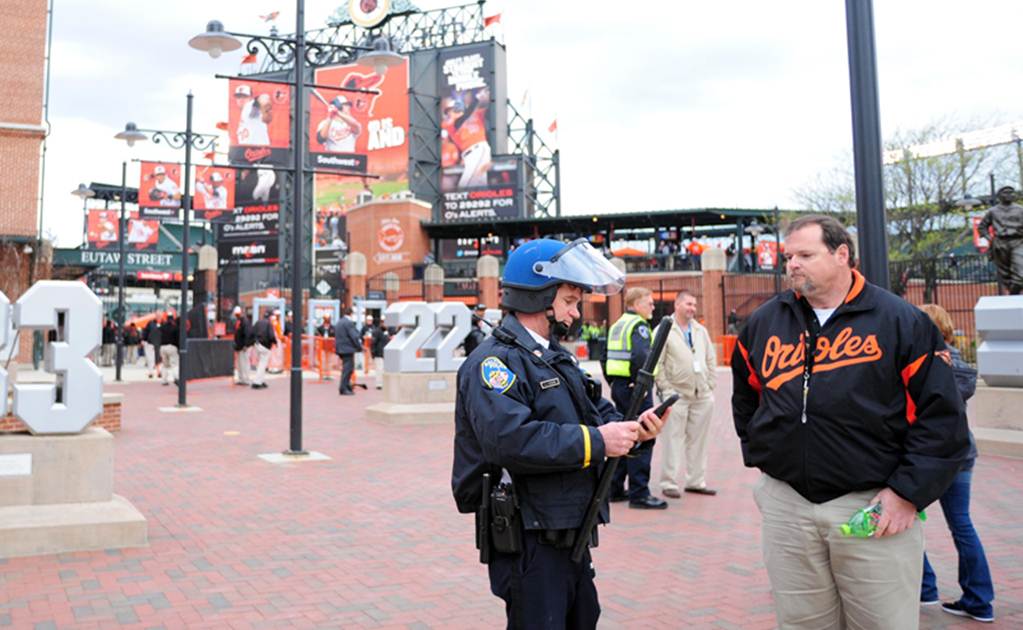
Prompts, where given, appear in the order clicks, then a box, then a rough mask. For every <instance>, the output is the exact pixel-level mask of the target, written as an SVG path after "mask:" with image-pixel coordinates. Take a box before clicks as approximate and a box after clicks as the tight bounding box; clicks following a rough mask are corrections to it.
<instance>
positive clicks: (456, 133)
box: [437, 43, 506, 191]
mask: <svg viewBox="0 0 1023 630" xmlns="http://www.w3.org/2000/svg"><path fill="white" fill-rule="evenodd" d="M497 51H498V48H496V47H495V45H494V44H493V43H486V44H473V45H470V46H459V47H455V48H448V49H442V50H441V51H440V53H439V54H438V56H437V67H438V86H437V94H438V96H440V138H441V140H440V141H441V146H440V154H441V169H442V171H441V172H442V176H441V190H442V191H450V190H461V189H466V188H471V187H481V186H487V185H488V182H487V171H488V169H489V167H490V163H491V159H492V157H493V155H494V154H495V153H501V152H503V150H504V147H505V144H506V133H503V132H501V131H499V129H500V127H501V126H502V125H501V124H500V123H501V122H502V121H504V115H503V113H502V112H500V111H499V110H502V109H503V103H504V100H503V99H502V98H501V96H502V95H503V94H504V93H505V91H506V86H505V85H504V73H503V64H500V63H498V52H497ZM501 59H503V57H501ZM499 69H500V70H502V71H501V72H498V71H499ZM495 104H498V105H497V106H495Z"/></svg>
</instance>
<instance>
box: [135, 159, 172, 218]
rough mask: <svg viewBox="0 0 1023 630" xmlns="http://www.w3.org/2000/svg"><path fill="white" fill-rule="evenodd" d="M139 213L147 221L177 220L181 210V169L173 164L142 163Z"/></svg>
mask: <svg viewBox="0 0 1023 630" xmlns="http://www.w3.org/2000/svg"><path fill="white" fill-rule="evenodd" d="M141 164H142V168H141V169H140V176H139V213H140V214H141V216H142V217H143V218H146V219H176V218H178V209H180V208H181V171H182V170H183V169H182V168H181V165H180V164H175V163H173V162H142V163H141Z"/></svg>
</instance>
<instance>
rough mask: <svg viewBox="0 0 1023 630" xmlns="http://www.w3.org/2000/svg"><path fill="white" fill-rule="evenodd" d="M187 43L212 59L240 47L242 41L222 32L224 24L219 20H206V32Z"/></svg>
mask: <svg viewBox="0 0 1023 630" xmlns="http://www.w3.org/2000/svg"><path fill="white" fill-rule="evenodd" d="M188 45H189V46H191V47H192V48H195V49H196V50H202V51H204V52H208V53H209V54H210V57H212V58H214V59H216V58H217V57H220V55H221V53H225V52H231V51H233V50H238V49H239V48H241V47H242V43H241V42H240V41H238V39H237V38H235V37H233V36H231V35H230V34H227V33H225V32H224V24H223V22H221V21H220V20H210V21H209V22H207V23H206V32H205V33H200V34H199V35H196V36H195V37H193V38H192V39H190V40H188Z"/></svg>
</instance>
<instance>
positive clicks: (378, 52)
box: [359, 37, 405, 76]
mask: <svg viewBox="0 0 1023 630" xmlns="http://www.w3.org/2000/svg"><path fill="white" fill-rule="evenodd" d="M404 60H405V58H404V57H402V56H401V55H399V54H398V53H396V52H394V50H393V49H392V48H391V40H390V39H388V38H386V37H378V38H376V39H375V40H373V49H372V50H369V51H365V52H363V53H362V54H361V55H359V63H361V64H362V65H365V66H373V70H374V71H375V72H376V73H377V74H379V75H380V76H383V75H385V74H387V69H388V68H390V67H391V66H397V65H399V64H401V63H402V62H403V61H404Z"/></svg>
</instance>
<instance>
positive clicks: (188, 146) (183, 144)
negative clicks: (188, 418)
mask: <svg viewBox="0 0 1023 630" xmlns="http://www.w3.org/2000/svg"><path fill="white" fill-rule="evenodd" d="M185 111H186V113H185V130H184V131H163V130H160V129H139V128H138V127H137V126H136V125H135V123H133V122H130V123H127V124H126V125H125V126H124V131H121V132H118V133H117V134H115V135H114V138H116V139H118V140H124V141H125V142H127V143H128V146H129V147H130V146H134V144H135V143H136V142H138V141H139V140H148V139H152V140H153V142H154V143H155V144H159V143H161V142H164V143H166V144H167V145H168V146H170V147H171V148H172V149H181V148H184V149H185V170H184V180H185V181H184V191H183V192H182V195H181V219H182V231H181V303H180V305H179V308H178V356H179V361H178V363H179V365H178V407H187V406H188V399H187V388H188V385H187V383H188V380H187V379H186V378H185V370H186V366H187V365H188V331H187V329H186V326H185V321H187V318H188V248H189V243H188V228H189V223H190V219H191V217H190V216H189V212H190V211H191V209H192V192H191V170H192V149H195V150H197V151H203V150H206V149H209V148H210V147H213V146H215V145H216V142H217V136H216V135H212V134H202V133H195V132H193V131H192V93H191V92H189V93H188V97H187V106H186V110H185ZM123 173H124V172H123V171H122V179H123ZM121 190H122V192H121V207H122V210H121V221H122V226H121V234H124V225H123V221H124V210H123V208H124V194H125V193H124V184H123V182H122V189H121ZM139 194H140V195H141V194H142V191H139ZM122 243H123V239H122ZM121 265H122V269H123V265H124V254H123V249H122V254H121ZM122 275H123V271H122ZM122 286H123V285H122ZM122 293H123V289H122ZM182 318H185V319H182Z"/></svg>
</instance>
